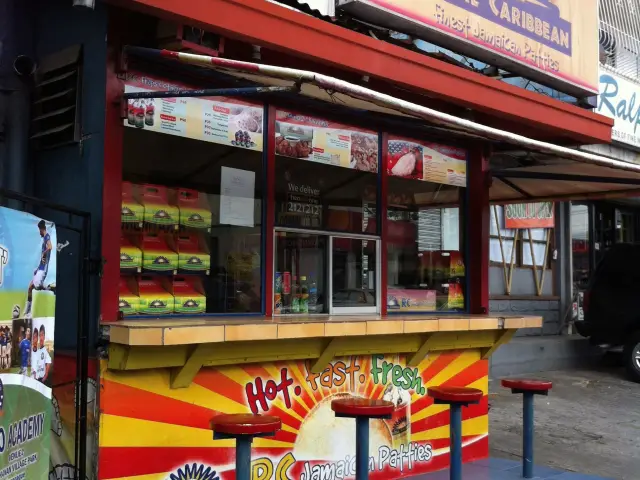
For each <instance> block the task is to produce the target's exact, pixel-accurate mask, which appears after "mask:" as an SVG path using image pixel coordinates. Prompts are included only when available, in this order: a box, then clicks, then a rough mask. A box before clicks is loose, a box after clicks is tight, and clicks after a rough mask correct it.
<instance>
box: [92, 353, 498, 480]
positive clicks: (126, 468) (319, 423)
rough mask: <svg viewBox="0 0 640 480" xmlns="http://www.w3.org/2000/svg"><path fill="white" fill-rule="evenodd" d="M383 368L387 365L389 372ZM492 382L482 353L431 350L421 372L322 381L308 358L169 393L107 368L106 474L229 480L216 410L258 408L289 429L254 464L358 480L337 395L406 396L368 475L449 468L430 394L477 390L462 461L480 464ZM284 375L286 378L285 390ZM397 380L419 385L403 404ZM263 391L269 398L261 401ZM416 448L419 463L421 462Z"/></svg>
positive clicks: (219, 376)
mask: <svg viewBox="0 0 640 480" xmlns="http://www.w3.org/2000/svg"><path fill="white" fill-rule="evenodd" d="M383 362H387V365H388V366H387V367H385V368H383V365H382V364H383ZM392 365H396V367H393V366H392ZM374 367H376V368H377V370H376V371H377V375H374V374H373V372H374ZM394 369H395V370H394ZM383 373H386V380H387V382H386V383H385V382H384V381H383V380H385V378H383V377H384V375H383ZM414 374H417V375H416V377H415V378H412V375H414ZM487 375H488V365H487V361H486V360H482V359H481V358H480V352H479V351H478V350H465V351H447V352H442V353H432V354H430V355H429V356H428V358H426V359H425V360H423V361H422V363H421V364H420V365H419V366H418V367H417V370H416V369H413V368H411V367H406V359H405V358H404V357H402V356H400V357H398V356H385V357H371V356H366V357H348V358H343V359H336V360H334V361H333V362H332V363H331V364H330V367H328V369H327V370H325V372H324V373H323V374H321V375H311V374H310V373H309V372H308V365H307V364H306V363H305V362H303V361H292V362H274V363H261V364H247V365H239V366H225V367H215V368H206V369H202V370H201V371H200V372H199V373H198V375H197V376H196V378H195V380H194V382H193V383H192V384H191V385H190V386H189V387H188V388H184V389H171V388H170V387H169V371H168V370H161V369H157V370H145V371H140V372H114V371H110V370H106V369H105V371H104V372H103V375H102V377H101V378H102V391H101V399H100V404H101V405H100V406H101V418H100V450H99V470H98V471H99V478H100V479H104V480H107V479H120V480H125V479H126V480H166V479H170V478H181V477H180V475H181V474H182V475H184V473H185V471H184V468H185V466H186V465H188V466H189V468H190V470H193V471H197V470H198V468H199V467H200V466H202V471H207V469H209V472H212V471H216V472H217V475H219V477H220V480H233V479H234V478H235V473H234V468H235V464H234V462H235V455H234V447H235V445H234V442H233V440H215V441H214V440H213V434H212V432H211V430H210V427H209V423H210V421H211V419H212V417H213V416H214V415H217V414H220V413H248V412H251V410H252V407H253V409H254V411H257V412H258V413H264V414H270V415H276V416H279V417H280V418H281V419H282V429H281V430H280V431H279V432H278V433H277V434H276V435H275V436H274V437H268V438H257V439H255V440H254V442H253V450H252V458H253V460H254V461H258V463H261V465H263V464H264V465H266V466H265V467H264V468H265V469H266V470H267V471H269V469H270V468H272V469H273V470H272V472H273V474H272V475H271V476H270V477H269V478H274V479H277V478H278V477H277V475H276V472H281V471H282V469H283V468H286V474H287V475H288V478H291V479H297V478H301V477H304V478H307V479H308V480H309V476H311V477H312V475H310V474H312V473H313V467H314V466H319V465H329V464H331V465H338V467H339V468H338V469H337V473H336V474H335V475H334V478H335V479H336V480H339V479H340V478H347V477H352V475H350V468H351V466H352V465H353V456H354V451H355V422H354V421H353V420H352V419H344V418H335V416H334V415H333V412H332V411H331V408H330V403H331V400H332V399H333V398H336V397H337V396H342V395H356V396H361V397H367V398H383V397H385V398H390V399H391V398H393V400H394V401H396V400H397V399H399V398H405V399H406V401H398V406H397V408H396V412H394V415H393V418H392V419H390V420H372V421H371V424H370V432H371V433H370V443H371V449H370V456H371V458H372V460H371V461H372V462H374V463H373V464H374V466H375V467H376V471H375V472H374V471H372V472H371V474H370V476H371V478H372V479H376V478H379V479H382V478H384V479H389V478H401V477H403V476H409V475H416V474H419V473H425V472H429V471H433V470H438V469H442V468H445V467H446V466H447V465H448V461H449V411H448V407H447V406H446V405H435V404H433V401H432V399H431V398H429V397H428V396H427V395H426V387H428V386H430V385H451V386H470V387H474V388H478V389H480V390H482V391H483V392H484V394H485V395H484V397H483V399H482V401H481V402H480V403H479V404H478V405H471V406H469V407H468V408H465V409H463V458H464V460H465V461H469V460H472V459H478V458H484V457H486V456H487V455H488V414H487V413H488V400H487V389H488V377H487ZM283 378H284V379H286V380H288V381H289V382H288V385H286V387H287V388H286V389H285V388H284V387H283V386H282V385H283V382H282V379H283ZM394 378H395V380H396V383H398V382H400V383H403V384H404V386H408V385H409V384H410V383H412V387H413V388H412V389H409V390H408V391H407V393H403V395H404V397H403V395H396V396H394V395H392V394H391V393H390V392H391V391H392V390H394V389H393V387H388V385H389V384H390V383H392V380H393V379H394ZM258 379H259V380H258ZM260 384H261V385H260ZM260 389H262V390H263V391H265V392H270V393H271V395H265V396H264V397H263V398H260V397H259V396H256V392H257V391H260ZM400 390H402V389H400ZM285 391H286V392H287V395H285ZM385 392H386V395H387V396H385ZM402 392H404V390H403V391H402ZM274 393H275V395H274ZM389 395H390V396H389ZM274 396H275V398H274ZM287 396H288V400H287ZM287 401H288V402H289V404H287ZM409 443H411V445H409ZM418 447H420V448H421V452H422V454H423V455H422V457H421V459H420V458H418V457H415V451H416V449H417V448H418ZM400 449H404V452H407V449H410V450H409V451H410V452H414V457H413V461H412V462H411V465H409V464H408V463H407V462H408V460H407V461H404V462H399V463H398V462H396V463H395V464H394V463H393V461H392V460H393V459H392V458H390V457H389V456H388V453H389V452H392V451H394V450H395V451H396V452H399V451H400ZM426 451H428V452H429V455H428V457H429V458H428V460H426V458H427V457H426V456H425V455H424V452H426ZM383 452H384V454H383ZM383 457H384V458H383ZM383 460H384V462H383ZM379 462H382V466H383V468H382V470H380V469H379V467H380V463H379ZM400 466H402V468H400ZM332 468H333V467H332ZM340 468H342V469H343V470H342V475H340ZM181 469H182V470H181ZM333 471H335V470H333ZM262 473H264V470H262Z"/></svg>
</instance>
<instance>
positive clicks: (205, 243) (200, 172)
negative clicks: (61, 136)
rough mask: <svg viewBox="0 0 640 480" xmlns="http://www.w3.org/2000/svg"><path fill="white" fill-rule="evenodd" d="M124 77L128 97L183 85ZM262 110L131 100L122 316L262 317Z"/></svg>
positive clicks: (223, 102) (221, 103) (220, 102)
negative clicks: (217, 314) (243, 315)
mask: <svg viewBox="0 0 640 480" xmlns="http://www.w3.org/2000/svg"><path fill="white" fill-rule="evenodd" d="M145 78H147V77H145V76H142V75H132V76H128V77H127V80H126V82H125V85H126V91H128V92H136V91H143V90H148V89H149V88H156V87H157V88H158V89H161V90H169V89H172V88H178V87H180V86H177V85H175V84H169V83H167V82H165V81H164V80H158V79H148V78H147V79H146V80H145ZM262 117H263V108H262V106H258V105H251V104H247V103H243V102H239V101H236V100H232V99H221V98H215V99H205V98H178V99H176V98H173V99H172V98H168V99H153V100H149V99H147V100H141V101H138V100H136V101H130V102H129V111H128V117H127V119H125V120H124V127H125V130H124V145H123V173H122V176H123V180H124V183H123V192H122V234H121V249H120V261H121V263H120V268H121V276H120V310H121V312H122V313H123V314H124V315H155V316H157V315H185V314H207V313H209V314H213V313H260V312H262V294H261V289H262V252H261V245H262V201H263V195H264V192H263V188H262V179H263V178H264V177H263V176H264V172H263V158H262V151H261V150H262V128H263V118H262Z"/></svg>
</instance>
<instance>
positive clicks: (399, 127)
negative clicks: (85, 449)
mask: <svg viewBox="0 0 640 480" xmlns="http://www.w3.org/2000/svg"><path fill="white" fill-rule="evenodd" d="M131 53H132V58H133V57H135V54H138V55H139V56H140V57H143V58H145V59H147V60H148V58H149V56H150V52H149V51H146V50H144V49H132V50H131ZM151 54H153V55H155V56H158V55H157V52H156V53H154V52H151ZM161 56H163V57H164V58H165V59H166V58H167V57H168V58H169V60H168V61H169V62H176V61H186V62H188V63H191V64H194V63H195V64H200V65H202V64H203V63H204V62H208V61H211V59H210V58H209V57H204V56H199V55H187V56H183V55H182V54H180V55H178V54H174V53H171V52H164V54H163V55H161ZM154 58H155V57H154ZM219 60H220V61H223V60H222V59H219ZM176 63H177V62H176ZM234 63H239V62H234ZM129 64H130V65H129V68H128V70H127V71H126V73H125V74H124V75H121V80H120V81H121V84H120V88H121V89H122V93H123V94H124V96H123V97H122V98H123V100H122V105H121V109H120V118H121V119H120V128H122V145H121V146H122V151H121V160H120V162H119V163H118V165H119V167H120V168H121V170H120V172H119V173H118V175H119V181H120V185H121V195H122V197H121V201H120V202H119V208H118V211H117V213H119V215H118V217H117V218H113V217H112V218H111V220H113V222H112V224H113V225H116V224H117V225H118V226H119V241H118V242H117V244H114V245H113V246H112V247H111V248H112V249H113V251H114V252H116V254H119V258H120V264H119V268H118V269H114V268H113V266H110V267H109V268H110V269H108V268H106V267H108V266H109V263H107V265H106V266H105V274H104V276H103V299H104V298H106V297H105V295H104V293H105V292H104V291H105V290H106V291H107V294H108V293H109V291H113V289H114V287H115V286H117V299H118V308H117V314H116V315H114V317H115V318H106V317H105V318H103V328H104V331H105V332H106V333H107V334H108V339H109V343H108V347H107V352H108V355H107V356H106V358H104V359H103V360H102V362H101V373H100V384H101V390H100V409H101V414H100V427H99V428H100V440H99V454H98V471H99V478H103V479H116V478H136V479H145V480H147V479H156V478H157V479H160V478H166V477H169V476H171V475H173V477H172V478H184V479H192V478H193V479H195V478H198V479H204V478H207V479H209V478H211V479H213V478H217V476H220V477H222V478H225V479H227V478H233V476H234V472H233V469H234V444H233V442H232V441H227V440H222V441H214V440H213V439H212V433H211V431H210V427H209V422H210V420H211V418H212V417H213V416H214V415H216V414H219V413H242V412H245V413H249V412H252V413H256V414H261V413H268V414H272V415H276V416H278V417H280V418H281V419H282V424H283V427H282V430H281V431H280V432H278V433H277V434H276V436H275V437H272V438H259V439H256V440H255V442H254V444H253V447H254V448H253V459H254V462H253V466H252V471H253V478H256V479H270V478H276V477H277V478H278V479H281V478H305V479H311V478H321V477H324V478H332V479H333V478H336V479H340V478H346V477H349V476H352V475H353V473H354V471H355V470H354V469H355V458H354V452H355V428H354V426H353V423H352V422H350V421H349V420H348V419H341V418H334V415H333V412H332V411H331V408H330V403H331V400H332V399H334V398H338V397H340V396H346V395H355V396H362V397H366V398H384V399H388V400H391V401H393V402H394V403H395V404H396V410H395V412H394V414H393V416H392V418H391V419H390V420H375V421H373V422H372V424H371V451H370V455H371V458H370V468H371V476H372V477H374V478H389V477H390V476H392V477H396V478H397V477H404V476H411V475H416V474H420V473H425V472H429V471H434V470H438V469H442V468H446V467H447V465H448V461H449V427H448V422H449V417H448V411H447V407H446V406H442V405H435V404H433V401H432V399H430V398H429V397H428V396H427V395H426V388H427V386H429V385H449V386H470V387H474V388H478V389H480V390H482V391H483V392H484V393H485V396H484V397H483V400H482V401H481V402H480V403H479V404H478V405H473V406H470V407H469V408H467V409H465V411H464V421H463V458H464V460H465V461H471V460H475V459H481V458H485V457H487V456H488V448H489V443H488V433H489V432H488V397H487V390H488V358H489V357H490V356H491V354H492V353H493V352H494V351H495V350H496V349H497V348H498V347H499V346H500V345H501V344H503V343H504V342H506V341H508V340H509V339H510V338H511V337H512V336H513V335H514V333H515V332H516V331H517V329H519V328H533V327H540V326H541V323H542V319H541V318H540V317H525V316H521V315H499V316H498V315H492V314H489V313H487V312H488V290H487V284H488V266H487V256H488V248H484V247H486V246H487V242H488V231H487V227H488V223H487V222H485V223H487V225H486V226H485V225H483V224H482V220H483V214H482V210H483V208H484V207H483V202H484V203H485V204H486V208H485V210H486V212H488V202H489V197H488V187H487V183H486V182H485V181H484V180H482V175H484V173H483V172H484V170H482V168H481V167H479V166H481V165H482V163H483V162H482V161H481V160H482V156H483V152H484V146H483V145H479V144H478V143H477V142H475V141H469V139H466V138H465V137H464V136H458V137H452V136H443V135H434V133H433V132H432V131H430V130H429V129H426V128H423V127H422V125H421V122H418V121H417V118H416V117H415V116H413V117H410V116H407V115H406V114H405V113H402V109H397V110H394V109H393V108H389V107H388V106H380V104H379V103H376V101H375V99H373V100H372V101H368V100H356V99H354V98H353V96H351V97H350V96H349V95H345V94H342V93H337V92H335V91H334V92H332V93H331V94H330V95H329V96H332V97H333V98H336V97H338V98H344V99H349V102H350V104H351V106H349V105H347V106H346V107H345V106H339V105H336V104H335V103H327V102H323V101H321V100H322V99H320V98H318V96H315V97H314V95H313V93H315V94H317V93H318V92H326V90H324V89H321V88H317V87H313V88H315V90H314V91H313V92H311V93H312V94H311V95H309V93H310V91H309V89H307V86H305V87H302V89H300V86H299V85H297V86H296V85H294V86H283V85H281V84H274V83H268V79H271V80H273V79H274V78H277V77H278V75H272V76H269V75H268V74H265V75H264V76H263V77H261V78H260V81H262V82H264V83H263V86H262V87H254V91H253V93H254V95H251V96H247V95H244V94H242V93H244V92H245V90H242V89H243V88H247V89H248V88H250V87H240V88H238V89H237V90H235V91H234V90H233V89H232V88H229V87H228V86H227V84H226V83H225V82H228V81H229V74H230V73H231V74H233V73H236V74H237V73H239V72H238V71H235V72H234V71H233V69H231V68H228V67H229V65H223V67H225V68H223V71H224V75H226V76H221V77H220V89H219V90H216V91H214V90H208V91H206V92H204V93H203V92H201V91H200V92H195V91H194V90H195V89H197V88H199V87H200V85H198V84H193V83H186V82H184V81H183V80H182V79H181V78H179V75H177V74H176V72H175V71H174V70H173V71H171V70H168V69H166V68H164V67H163V64H162V63H161V62H160V63H158V64H153V63H144V62H140V64H139V65H137V64H136V63H135V62H134V61H133V60H130V61H129ZM247 65H249V64H247ZM231 76H232V77H233V75H231ZM241 77H242V79H243V80H247V77H246V76H245V75H241ZM233 78H235V79H238V78H240V77H233ZM253 80H254V81H256V79H255V78H253ZM265 83H266V84H267V85H268V86H267V87H265V86H264V84H265ZM209 85H210V84H209ZM309 85H311V82H309ZM216 86H217V85H216ZM255 88H258V90H255ZM269 88H272V89H282V88H284V89H293V90H295V92H294V93H293V94H292V95H291V96H286V95H284V96H280V97H278V96H275V97H274V96H270V93H272V92H273V90H269ZM223 93H224V94H223ZM261 93H265V94H266V95H260V94H261ZM205 94H206V95H205ZM325 95H327V94H326V93H325ZM360 98H361V99H362V98H364V96H362V95H361V96H360ZM292 99H293V101H292ZM354 102H355V104H354ZM354 105H355V106H357V107H358V108H354ZM363 106H366V107H367V112H366V115H363V114H362V112H361V109H362V107H363ZM472 199H473V201H472ZM483 199H484V200H483ZM111 211H115V210H111ZM106 214H107V211H106V210H105V215H106ZM485 235H486V237H487V238H486V239H485V240H486V241H485V240H483V241H478V239H479V238H482V237H483V236H485ZM112 236H113V237H117V236H116V235H112ZM114 243H115V242H114ZM484 250H486V252H485V251H484ZM116 275H117V276H116ZM112 307H115V305H111V304H109V308H112ZM109 308H106V306H105V307H103V311H109ZM115 310H116V309H115V308H114V309H113V311H115ZM123 432H126V434H123Z"/></svg>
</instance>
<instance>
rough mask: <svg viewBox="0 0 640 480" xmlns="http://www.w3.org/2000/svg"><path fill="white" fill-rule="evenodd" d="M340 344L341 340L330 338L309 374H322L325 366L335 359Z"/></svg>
mask: <svg viewBox="0 0 640 480" xmlns="http://www.w3.org/2000/svg"><path fill="white" fill-rule="evenodd" d="M341 344H342V338H332V339H331V341H330V342H329V343H328V344H327V346H326V347H325V348H324V350H323V351H322V353H321V354H320V356H319V357H318V359H317V360H316V361H315V362H314V363H313V365H311V373H322V371H323V370H324V368H325V367H326V366H327V364H328V363H329V362H330V361H331V360H332V359H333V357H335V355H336V352H337V351H338V348H340V345H341Z"/></svg>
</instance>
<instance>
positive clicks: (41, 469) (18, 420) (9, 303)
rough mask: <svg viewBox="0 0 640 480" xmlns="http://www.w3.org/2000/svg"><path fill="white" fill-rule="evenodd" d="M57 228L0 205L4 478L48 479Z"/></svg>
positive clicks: (0, 457) (0, 470)
mask: <svg viewBox="0 0 640 480" xmlns="http://www.w3.org/2000/svg"><path fill="white" fill-rule="evenodd" d="M56 245H57V242H56V228H55V225H54V224H53V223H51V222H47V221H45V220H43V219H41V218H38V217H35V216H33V215H31V214H28V213H24V212H20V211H16V210H11V209H8V208H3V207H0V480H22V479H29V480H31V479H34V480H35V479H46V478H48V475H49V452H50V435H51V410H52V407H51V388H50V385H51V374H52V367H53V362H52V358H53V349H54V345H53V339H54V325H55V290H56Z"/></svg>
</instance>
